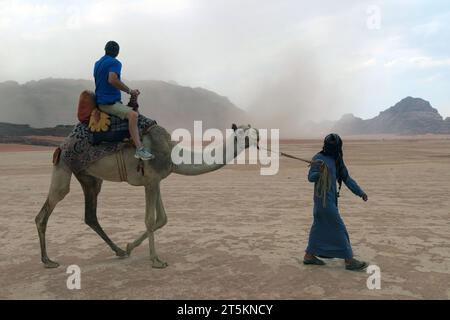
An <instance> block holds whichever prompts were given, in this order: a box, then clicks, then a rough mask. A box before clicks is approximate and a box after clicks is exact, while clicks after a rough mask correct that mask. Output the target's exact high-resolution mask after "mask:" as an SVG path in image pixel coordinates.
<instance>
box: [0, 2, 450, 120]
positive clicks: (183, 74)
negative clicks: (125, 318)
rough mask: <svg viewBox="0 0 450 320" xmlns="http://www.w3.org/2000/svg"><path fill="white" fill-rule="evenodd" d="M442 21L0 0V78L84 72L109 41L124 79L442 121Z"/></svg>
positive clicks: (315, 114)
mask: <svg viewBox="0 0 450 320" xmlns="http://www.w3.org/2000/svg"><path fill="white" fill-rule="evenodd" d="M448 21H450V1H447V0H442V1H439V0H434V1H431V0H389V1H376V0H373V1H361V0H359V1H351V0H339V1H335V0H329V1H320V0H316V1H301V0H291V1H289V0H285V1H283V0H131V1H116V0H107V1H100V0H99V1H92V0H86V1H64V0H63V1H61V0H54V1H51V0H48V1H32V0H23V1H11V0H0V40H1V41H0V43H1V49H0V81H5V80H16V81H18V82H20V83H23V82H26V81H29V80H37V79H41V78H48V77H54V78H83V79H91V77H92V76H91V74H92V66H93V63H94V62H95V61H96V60H97V59H98V58H100V57H101V56H102V55H103V53H104V51H103V48H104V44H105V43H106V42H107V41H108V40H112V39H113V40H116V41H117V42H119V44H120V45H121V53H120V56H119V57H118V58H119V60H121V61H122V63H123V70H122V77H123V78H125V79H133V80H143V79H158V80H165V81H169V80H174V81H176V82H177V83H179V84H181V85H187V86H193V87H196V86H201V87H205V88H207V89H210V90H213V91H215V92H217V93H219V94H221V95H225V96H227V97H229V98H230V100H231V101H232V102H234V103H235V104H236V105H238V106H239V107H241V108H243V109H246V110H250V111H254V110H258V108H262V109H261V110H264V108H265V109H271V110H272V111H273V110H277V111H278V112H281V113H284V114H289V113H291V112H296V110H297V109H298V110H300V111H301V112H300V113H296V115H295V116H296V117H304V118H308V119H317V120H321V119H335V118H338V117H340V116H341V115H342V114H343V113H347V112H352V113H354V114H355V115H356V116H360V117H363V118H368V117H372V116H375V115H377V114H378V112H379V111H381V110H383V109H385V108H387V107H389V106H391V105H393V104H394V103H396V102H397V101H399V100H400V99H401V98H403V97H405V96H408V95H411V96H415V97H422V98H424V99H426V100H429V101H430V102H431V103H432V105H433V106H434V107H436V108H437V109H438V110H439V111H440V113H441V114H442V115H443V116H444V117H446V116H450V94H449V92H450V80H449V75H450V72H449V68H450V41H449V39H450V24H449V23H448ZM264 105H265V106H264ZM286 105H287V107H285V106H286Z"/></svg>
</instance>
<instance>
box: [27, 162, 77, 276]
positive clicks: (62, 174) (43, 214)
mask: <svg viewBox="0 0 450 320" xmlns="http://www.w3.org/2000/svg"><path fill="white" fill-rule="evenodd" d="M71 176H72V172H71V171H70V169H69V168H67V167H66V166H65V165H64V164H63V162H60V163H59V164H57V165H55V166H54V167H53V173H52V181H51V185H50V191H49V193H48V197H47V201H45V204H44V206H43V207H42V209H41V211H40V212H39V213H38V215H37V216H36V218H35V222H36V226H37V230H38V234H39V242H40V245H41V260H42V262H43V263H44V264H45V267H46V268H56V267H58V266H59V264H58V263H57V262H54V261H52V260H50V259H49V257H48V256H47V248H46V244H45V231H46V229H47V222H48V218H49V217H50V215H51V214H52V212H53V209H55V206H56V204H57V203H58V202H60V201H61V200H62V199H64V197H65V196H66V195H67V194H68V193H69V190H70V178H71Z"/></svg>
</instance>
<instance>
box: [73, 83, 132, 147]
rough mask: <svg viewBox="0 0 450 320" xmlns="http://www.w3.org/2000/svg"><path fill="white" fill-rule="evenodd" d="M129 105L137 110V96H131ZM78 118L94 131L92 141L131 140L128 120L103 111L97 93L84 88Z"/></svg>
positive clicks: (95, 142)
mask: <svg viewBox="0 0 450 320" xmlns="http://www.w3.org/2000/svg"><path fill="white" fill-rule="evenodd" d="M127 106H129V107H130V108H132V109H133V110H134V111H137V110H138V108H139V104H138V102H137V96H131V98H130V101H129V102H128V104H127ZM78 120H79V121H80V122H81V123H84V124H87V125H88V128H89V130H90V132H91V133H92V143H93V144H98V143H101V142H122V141H129V140H130V134H129V131H128V120H127V119H124V120H122V119H120V118H119V117H116V116H113V115H109V114H107V113H105V112H103V111H101V110H100V109H99V108H98V106H97V103H96V99H95V93H94V92H92V91H89V90H84V91H83V92H82V93H81V94H80V99H79V102H78Z"/></svg>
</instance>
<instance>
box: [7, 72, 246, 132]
mask: <svg viewBox="0 0 450 320" xmlns="http://www.w3.org/2000/svg"><path fill="white" fill-rule="evenodd" d="M126 82H127V83H128V84H129V85H130V87H132V88H137V89H140V90H141V93H142V94H141V96H140V97H139V104H140V111H141V113H142V114H144V115H146V116H148V117H150V118H152V119H155V120H156V121H158V123H160V124H161V125H162V126H164V127H166V128H167V129H168V130H173V129H175V128H187V129H191V128H192V127H193V121H194V120H202V121H203V126H204V128H229V127H231V124H232V123H233V122H237V123H241V122H243V123H245V122H246V119H247V114H246V113H245V112H244V111H243V110H241V109H239V108H237V107H236V106H235V105H234V104H233V103H231V102H230V101H229V100H228V98H226V97H223V96H220V95H218V94H217V93H215V92H212V91H209V90H206V89H203V88H191V87H185V86H180V85H178V84H176V83H175V82H171V83H169V82H164V81H153V80H152V81H150V80H149V81H126ZM93 88H94V84H93V82H92V81H88V80H74V79H44V80H39V81H30V82H27V83H25V84H23V85H20V84H18V83H17V82H14V81H7V82H3V83H0V119H1V121H2V122H10V123H27V124H30V125H31V126H33V127H51V126H56V125H59V124H70V125H73V124H75V123H77V122H78V120H77V116H76V114H77V106H78V98H79V95H80V93H81V92H82V91H83V90H85V89H91V90H92V89H93ZM122 99H123V102H124V103H127V102H128V96H127V95H126V94H122Z"/></svg>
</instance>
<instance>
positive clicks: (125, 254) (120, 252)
mask: <svg viewBox="0 0 450 320" xmlns="http://www.w3.org/2000/svg"><path fill="white" fill-rule="evenodd" d="M116 256H118V257H119V258H127V257H128V250H127V251H125V250H122V249H118V250H117V251H116Z"/></svg>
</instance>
